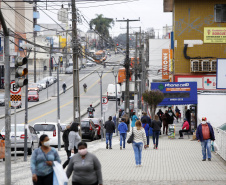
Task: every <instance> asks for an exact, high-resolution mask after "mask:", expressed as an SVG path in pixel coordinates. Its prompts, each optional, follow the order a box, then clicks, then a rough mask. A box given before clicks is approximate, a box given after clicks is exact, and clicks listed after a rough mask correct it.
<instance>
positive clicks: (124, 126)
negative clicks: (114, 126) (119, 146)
mask: <svg viewBox="0 0 226 185" xmlns="http://www.w3.org/2000/svg"><path fill="white" fill-rule="evenodd" d="M127 130H128V127H127V124H125V123H124V122H121V123H120V124H119V125H118V131H119V132H120V134H123V133H127Z"/></svg>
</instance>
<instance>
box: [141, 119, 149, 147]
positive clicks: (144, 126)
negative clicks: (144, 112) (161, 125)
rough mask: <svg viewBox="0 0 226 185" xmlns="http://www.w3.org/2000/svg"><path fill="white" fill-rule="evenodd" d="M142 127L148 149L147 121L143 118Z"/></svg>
mask: <svg viewBox="0 0 226 185" xmlns="http://www.w3.org/2000/svg"><path fill="white" fill-rule="evenodd" d="M142 127H143V128H144V130H145V134H146V138H147V148H149V124H148V123H147V120H146V119H145V118H143V120H142Z"/></svg>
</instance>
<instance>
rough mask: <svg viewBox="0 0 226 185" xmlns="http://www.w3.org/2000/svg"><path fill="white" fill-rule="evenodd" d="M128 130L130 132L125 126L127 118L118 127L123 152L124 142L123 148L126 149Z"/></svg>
mask: <svg viewBox="0 0 226 185" xmlns="http://www.w3.org/2000/svg"><path fill="white" fill-rule="evenodd" d="M127 130H128V127H127V125H126V124H125V118H122V119H121V123H120V124H119V125H118V131H119V133H120V150H122V142H123V148H125V147H126V134H127Z"/></svg>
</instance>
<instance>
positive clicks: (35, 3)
mask: <svg viewBox="0 0 226 185" xmlns="http://www.w3.org/2000/svg"><path fill="white" fill-rule="evenodd" d="M33 9H34V12H36V11H37V2H34V8H33ZM36 24H37V18H33V28H34V31H33V35H34V43H35V42H36V37H37V32H36V31H35V25H36ZM36 74H37V73H36V47H35V45H34V83H36Z"/></svg>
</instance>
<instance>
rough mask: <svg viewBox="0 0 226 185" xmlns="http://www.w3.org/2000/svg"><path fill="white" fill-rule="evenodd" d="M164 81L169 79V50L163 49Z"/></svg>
mask: <svg viewBox="0 0 226 185" xmlns="http://www.w3.org/2000/svg"><path fill="white" fill-rule="evenodd" d="M162 79H169V50H168V49H162Z"/></svg>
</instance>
